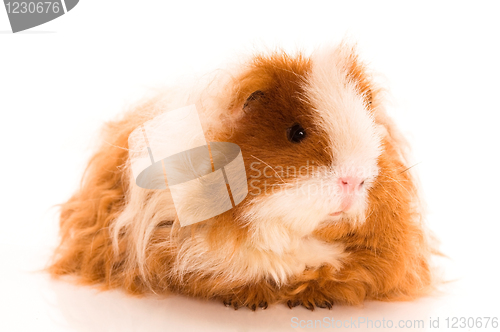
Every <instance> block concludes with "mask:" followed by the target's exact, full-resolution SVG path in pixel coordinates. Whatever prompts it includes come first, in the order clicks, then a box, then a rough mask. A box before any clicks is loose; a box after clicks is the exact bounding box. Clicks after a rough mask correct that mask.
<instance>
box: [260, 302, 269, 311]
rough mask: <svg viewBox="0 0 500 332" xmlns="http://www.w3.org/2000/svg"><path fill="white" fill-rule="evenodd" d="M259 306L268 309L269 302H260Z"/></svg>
mask: <svg viewBox="0 0 500 332" xmlns="http://www.w3.org/2000/svg"><path fill="white" fill-rule="evenodd" d="M259 307H261V308H262V309H267V302H261V303H259Z"/></svg>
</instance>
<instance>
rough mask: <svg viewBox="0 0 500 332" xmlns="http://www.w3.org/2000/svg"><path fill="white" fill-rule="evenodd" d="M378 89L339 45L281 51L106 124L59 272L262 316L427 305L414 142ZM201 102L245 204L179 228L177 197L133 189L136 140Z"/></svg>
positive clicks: (210, 134)
mask: <svg viewBox="0 0 500 332" xmlns="http://www.w3.org/2000/svg"><path fill="white" fill-rule="evenodd" d="M372 77H373V75H371V74H370V73H369V72H368V71H367V69H366V66H365V65H364V64H363V63H362V62H361V61H360V60H359V59H358V56H357V55H356V53H355V50H354V47H352V46H349V45H346V44H345V43H343V44H340V45H339V46H337V47H330V48H324V49H320V50H316V51H314V52H312V53H311V55H310V56H305V55H304V54H297V55H290V54H286V53H285V52H281V51H279V52H271V53H269V54H265V55H258V56H252V57H250V58H249V59H248V61H245V62H244V63H243V64H241V65H238V66H234V67H229V69H226V70H220V71H217V72H215V73H214V74H213V75H212V76H210V77H209V78H208V79H206V80H204V81H201V83H200V81H197V83H196V84H194V85H193V86H189V87H187V88H184V87H182V88H173V89H166V90H165V91H161V92H160V93H158V94H157V95H155V96H154V97H152V98H150V99H148V100H147V101H145V102H142V103H140V104H139V105H137V106H135V107H133V108H131V109H130V110H129V111H128V112H127V113H125V114H124V115H122V117H121V118H120V119H117V120H116V121H111V122H109V123H107V124H106V126H105V128H104V131H103V138H102V144H101V146H100V148H99V149H98V150H97V151H96V153H95V154H94V155H93V157H92V158H91V160H90V162H89V164H88V167H87V170H86V172H85V175H84V177H83V180H82V183H81V187H80V189H79V190H78V191H77V192H76V193H75V194H74V195H73V196H72V197H71V198H70V199H69V200H68V201H67V202H66V203H64V204H62V209H61V217H60V235H61V243H60V245H59V247H58V248H57V250H56V252H55V255H54V258H53V262H52V263H51V265H50V267H49V271H50V273H51V274H52V275H53V276H63V275H74V276H76V280H78V281H79V283H82V284H92V285H100V286H101V288H102V289H112V288H121V289H123V290H124V291H125V292H127V293H129V294H135V295H142V294H160V295H167V294H171V293H176V294H184V295H186V296H193V297H200V298H206V299H216V300H220V301H221V302H223V303H224V304H225V305H228V306H232V307H234V308H235V309H237V308H238V307H243V306H247V307H249V308H250V309H252V310H255V309H256V308H258V307H261V308H267V307H268V305H271V304H274V303H284V304H287V305H288V306H290V308H292V307H294V306H297V305H303V306H304V307H306V308H308V309H311V310H313V309H314V308H315V307H320V308H331V307H332V305H334V304H349V305H355V304H360V303H362V302H363V301H364V300H382V301H391V300H408V299H414V298H416V297H418V296H421V295H423V294H426V293H428V291H429V290H430V289H432V288H433V284H434V281H433V279H434V278H433V273H432V269H431V268H430V259H431V256H432V254H433V253H434V252H435V249H434V246H433V245H431V241H430V238H431V237H430V235H429V233H428V231H427V230H426V227H425V225H424V221H423V214H422V207H421V206H422V204H421V202H420V199H419V192H418V190H417V189H418V188H417V187H418V186H417V185H416V181H415V178H414V176H413V175H411V172H412V171H413V169H411V170H410V168H411V166H412V165H411V164H408V161H407V158H408V157H407V144H406V141H405V140H404V138H403V137H402V136H401V135H400V133H399V132H398V130H397V128H396V127H395V125H394V124H393V122H392V120H391V119H390V118H389V117H388V115H387V114H386V111H385V109H384V105H383V100H382V99H383V96H382V92H381V91H382V90H381V89H380V88H378V87H377V85H376V84H375V83H374V82H373V78H372ZM193 104H194V105H195V106H196V109H197V111H198V114H199V117H200V119H201V124H202V127H203V131H204V132H205V135H206V140H207V141H208V142H231V143H235V144H237V145H238V146H239V147H240V149H241V153H242V156H243V160H244V165H245V171H246V178H247V183H248V195H247V196H246V197H245V198H244V199H243V201H241V203H240V204H238V205H237V206H235V207H234V208H232V209H230V210H228V211H226V212H224V213H221V214H219V215H217V216H215V217H212V218H209V219H207V220H203V221H201V222H197V223H195V224H192V225H188V226H185V227H182V226H181V225H180V223H179V218H178V214H177V213H176V209H175V206H174V202H173V199H172V193H171V191H170V190H169V189H162V190H159V189H144V188H141V187H139V186H138V185H137V184H136V181H135V179H134V177H133V174H132V172H131V167H130V155H129V145H128V138H129V135H130V134H131V133H132V132H133V131H134V129H135V128H137V127H140V126H141V125H142V124H144V123H145V122H146V121H149V120H151V119H153V118H154V117H156V116H158V115H160V114H163V113H164V112H168V111H170V110H175V109H178V108H181V107H184V106H186V105H193ZM192 204H193V207H195V204H196V202H194V201H193V203H192Z"/></svg>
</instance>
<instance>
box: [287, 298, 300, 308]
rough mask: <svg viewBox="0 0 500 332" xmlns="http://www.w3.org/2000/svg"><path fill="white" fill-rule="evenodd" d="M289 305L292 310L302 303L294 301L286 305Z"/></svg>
mask: <svg viewBox="0 0 500 332" xmlns="http://www.w3.org/2000/svg"><path fill="white" fill-rule="evenodd" d="M286 304H287V305H288V308H290V309H292V308H293V307H296V306H298V305H299V304H300V301H293V302H292V300H288V302H287V303H286Z"/></svg>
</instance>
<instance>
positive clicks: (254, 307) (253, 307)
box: [249, 303, 257, 311]
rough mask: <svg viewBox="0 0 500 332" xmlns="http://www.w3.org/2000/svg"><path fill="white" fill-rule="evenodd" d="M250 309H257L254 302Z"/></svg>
mask: <svg viewBox="0 0 500 332" xmlns="http://www.w3.org/2000/svg"><path fill="white" fill-rule="evenodd" d="M249 308H250V309H251V310H252V311H255V309H257V305H256V304H255V303H254V304H252V305H251V306H250V307H249Z"/></svg>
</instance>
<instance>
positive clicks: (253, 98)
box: [242, 90, 265, 112]
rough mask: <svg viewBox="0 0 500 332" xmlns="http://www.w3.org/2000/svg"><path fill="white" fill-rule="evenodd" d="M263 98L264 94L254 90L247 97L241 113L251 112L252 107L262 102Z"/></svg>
mask: <svg viewBox="0 0 500 332" xmlns="http://www.w3.org/2000/svg"><path fill="white" fill-rule="evenodd" d="M263 98H265V93H264V92H263V91H261V90H256V91H254V92H252V93H251V94H250V96H248V98H247V99H246V100H245V102H244V103H243V109H242V110H243V112H251V111H252V106H253V107H255V105H256V103H258V102H260V101H262V99H263Z"/></svg>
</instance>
